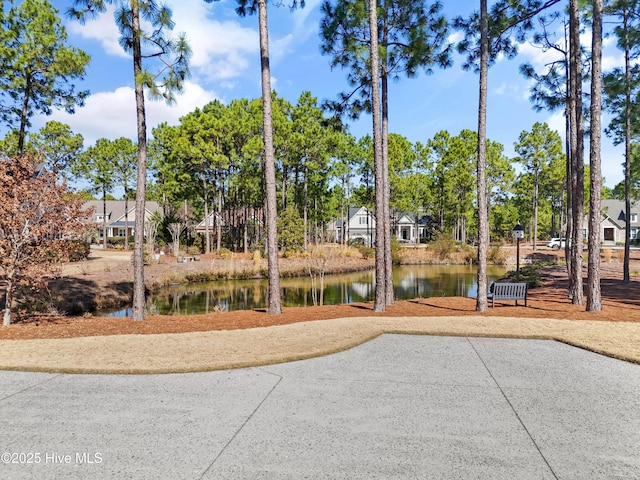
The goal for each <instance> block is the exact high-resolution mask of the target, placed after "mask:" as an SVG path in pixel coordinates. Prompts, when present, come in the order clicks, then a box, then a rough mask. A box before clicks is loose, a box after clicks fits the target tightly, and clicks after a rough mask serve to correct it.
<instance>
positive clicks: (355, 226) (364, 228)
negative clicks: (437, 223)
mask: <svg viewBox="0 0 640 480" xmlns="http://www.w3.org/2000/svg"><path fill="white" fill-rule="evenodd" d="M428 219H429V217H428V216H426V215H423V216H421V217H420V218H419V219H418V222H417V224H416V220H415V216H414V215H412V214H409V213H402V212H394V214H393V216H392V219H391V234H392V235H393V236H395V237H396V238H397V239H398V240H399V241H400V242H403V243H416V240H419V239H420V238H426V237H427V223H428ZM329 233H330V235H331V236H333V238H334V239H335V241H336V242H338V243H340V242H342V241H343V239H345V240H346V241H347V243H349V242H358V243H363V244H364V245H367V246H371V245H373V243H374V242H375V239H376V218H375V215H374V214H373V213H372V212H370V211H369V210H368V209H367V208H366V207H359V208H349V211H348V216H347V218H343V219H340V218H339V219H337V220H335V222H332V223H331V224H330V225H329Z"/></svg>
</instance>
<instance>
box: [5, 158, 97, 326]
mask: <svg viewBox="0 0 640 480" xmlns="http://www.w3.org/2000/svg"><path fill="white" fill-rule="evenodd" d="M83 204H84V201H83V200H81V199H80V198H79V197H78V196H75V195H71V194H70V193H69V191H68V189H67V187H66V185H64V184H62V185H61V184H56V178H55V175H54V174H52V173H48V172H44V171H42V169H41V163H40V161H39V160H37V159H36V158H34V157H32V156H19V157H15V158H13V159H5V160H2V161H0V278H1V279H2V280H4V282H5V285H6V286H5V304H4V319H3V324H4V325H9V324H11V310H12V307H13V305H14V300H15V298H14V294H15V292H16V289H17V287H18V286H19V285H20V284H21V282H23V281H24V280H25V279H35V278H39V277H41V276H42V275H43V274H44V273H47V271H49V269H50V267H51V265H52V263H54V262H55V261H56V259H58V258H61V257H63V256H64V255H65V253H66V252H65V251H64V250H63V249H64V248H65V246H66V245H67V243H65V242H59V241H55V240H56V239H60V238H69V237H76V236H77V237H80V236H81V235H82V234H83V233H84V232H85V231H86V230H87V229H88V228H89V225H88V224H87V223H83V220H84V219H85V218H88V217H89V215H90V212H89V211H86V210H83V209H82V205H83Z"/></svg>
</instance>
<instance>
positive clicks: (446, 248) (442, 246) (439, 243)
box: [430, 233, 456, 260]
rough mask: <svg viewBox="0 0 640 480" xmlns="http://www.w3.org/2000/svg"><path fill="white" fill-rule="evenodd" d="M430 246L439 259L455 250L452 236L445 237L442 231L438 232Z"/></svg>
mask: <svg viewBox="0 0 640 480" xmlns="http://www.w3.org/2000/svg"><path fill="white" fill-rule="evenodd" d="M430 247H431V248H432V249H433V251H434V253H435V254H436V255H437V256H438V257H439V258H440V259H441V260H444V259H445V258H447V257H449V255H451V253H453V252H454V251H455V250H456V242H455V240H454V239H453V238H451V237H447V236H446V235H445V234H443V233H438V234H437V235H436V239H435V240H434V241H433V242H432V243H431V245H430Z"/></svg>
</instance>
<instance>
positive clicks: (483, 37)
mask: <svg viewBox="0 0 640 480" xmlns="http://www.w3.org/2000/svg"><path fill="white" fill-rule="evenodd" d="M487 22H488V20H487V0H481V1H480V82H479V105H478V165H477V182H478V273H477V275H478V294H477V297H476V311H478V312H486V311H487V310H488V302H487V289H488V288H487V249H488V246H489V219H488V211H487V180H486V169H487V141H486V137H487V77H488V76H489V67H488V59H489V48H488V47H489V45H488V42H489V36H488V23H487Z"/></svg>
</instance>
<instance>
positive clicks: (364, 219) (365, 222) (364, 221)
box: [358, 217, 369, 225]
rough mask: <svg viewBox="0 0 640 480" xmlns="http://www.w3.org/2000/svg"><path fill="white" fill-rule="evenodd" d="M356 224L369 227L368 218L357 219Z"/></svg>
mask: <svg viewBox="0 0 640 480" xmlns="http://www.w3.org/2000/svg"><path fill="white" fill-rule="evenodd" d="M358 223H359V224H360V225H369V217H359V218H358Z"/></svg>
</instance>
